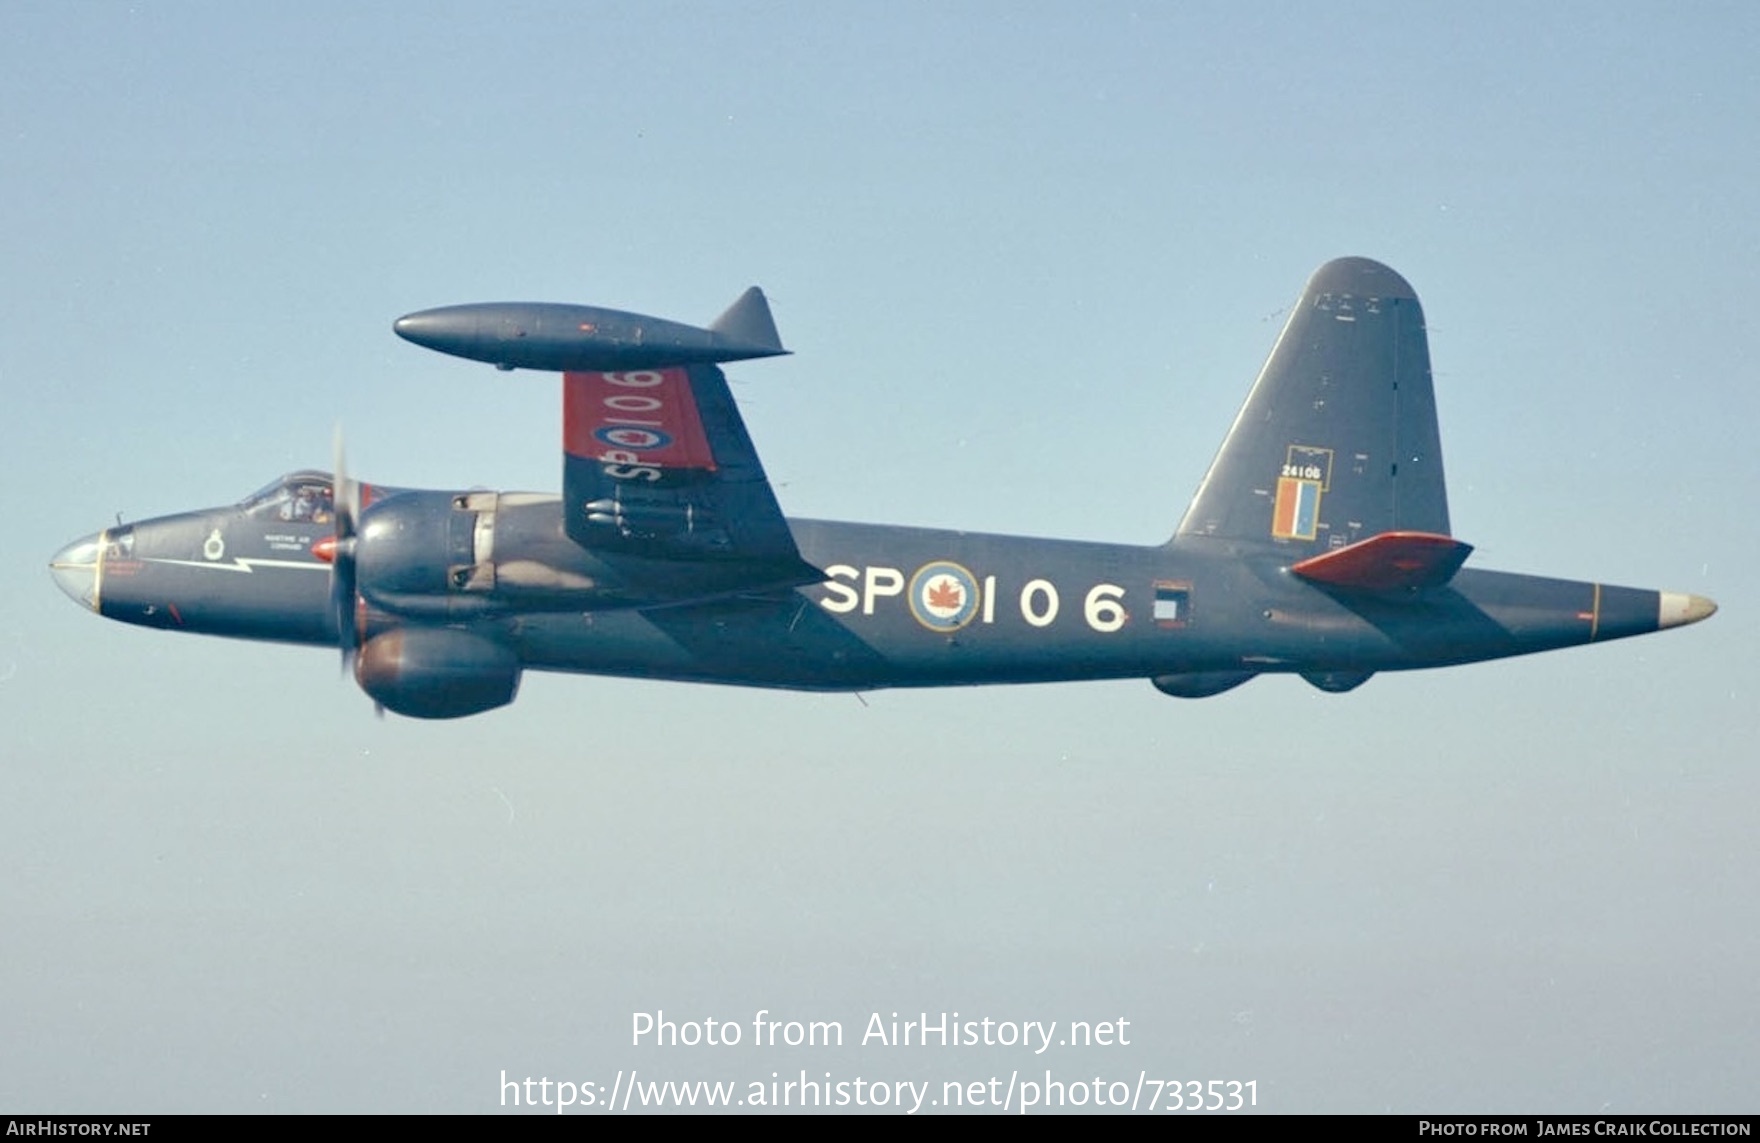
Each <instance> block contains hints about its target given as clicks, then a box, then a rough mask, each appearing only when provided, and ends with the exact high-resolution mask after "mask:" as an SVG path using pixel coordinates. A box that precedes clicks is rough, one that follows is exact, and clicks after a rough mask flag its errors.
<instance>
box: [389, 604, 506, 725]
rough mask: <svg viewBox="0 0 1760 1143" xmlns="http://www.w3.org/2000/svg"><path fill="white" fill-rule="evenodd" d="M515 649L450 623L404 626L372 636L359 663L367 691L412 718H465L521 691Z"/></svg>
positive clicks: (501, 703)
mask: <svg viewBox="0 0 1760 1143" xmlns="http://www.w3.org/2000/svg"><path fill="white" fill-rule="evenodd" d="M519 674H520V665H519V656H518V655H517V654H515V653H514V650H513V648H511V647H508V646H507V645H505V644H503V643H498V642H496V641H495V640H493V639H489V638H485V637H484V636H482V635H474V634H472V633H471V632H469V631H460V630H458V629H456V628H451V627H399V628H396V629H394V630H391V631H386V632H384V633H382V634H379V635H375V636H373V637H372V638H371V639H368V640H367V642H366V644H365V645H364V646H363V647H362V648H361V650H360V654H359V655H358V656H357V657H356V658H355V661H354V677H355V681H356V682H358V683H359V684H360V686H361V689H362V690H363V691H366V692H367V694H369V695H371V696H372V699H373V701H374V702H376V703H378V704H379V705H380V706H382V707H384V708H385V709H386V710H390V711H395V712H396V713H398V714H402V715H407V716H408V717H410V718H463V717H464V716H465V715H467V714H481V713H482V712H483V711H486V710H494V709H495V708H496V707H498V706H506V705H507V704H508V703H510V702H512V701H513V696H514V695H515V694H516V693H518V691H519Z"/></svg>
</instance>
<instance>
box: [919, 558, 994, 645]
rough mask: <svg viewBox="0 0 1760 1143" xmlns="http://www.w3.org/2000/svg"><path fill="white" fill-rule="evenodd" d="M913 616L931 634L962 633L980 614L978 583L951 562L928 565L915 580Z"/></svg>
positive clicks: (967, 572)
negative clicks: (934, 632) (961, 629)
mask: <svg viewBox="0 0 1760 1143" xmlns="http://www.w3.org/2000/svg"><path fill="white" fill-rule="evenodd" d="M905 595H906V598H907V599H909V600H910V605H911V614H912V615H913V616H915V617H916V620H917V622H918V623H921V624H922V625H923V626H924V627H927V628H928V629H929V630H931V631H958V630H959V629H960V628H961V627H964V626H965V625H966V624H968V623H970V622H971V621H972V616H974V615H976V614H978V581H977V579H975V578H974V577H973V576H972V573H971V572H969V571H967V570H966V569H965V568H962V567H960V566H959V565H958V564H956V563H952V562H950V561H948V560H936V561H935V562H934V563H928V564H924V565H923V566H922V567H920V568H918V569H917V574H916V575H914V576H912V577H911V586H910V590H909V591H908V592H906V593H905Z"/></svg>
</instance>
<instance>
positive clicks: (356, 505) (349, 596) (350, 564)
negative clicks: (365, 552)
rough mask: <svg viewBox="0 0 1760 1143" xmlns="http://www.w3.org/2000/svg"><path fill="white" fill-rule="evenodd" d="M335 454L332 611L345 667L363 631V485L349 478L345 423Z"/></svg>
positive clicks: (346, 668)
mask: <svg viewBox="0 0 1760 1143" xmlns="http://www.w3.org/2000/svg"><path fill="white" fill-rule="evenodd" d="M332 452H333V453H334V456H335V461H336V463H335V475H334V477H333V479H334V481H335V489H334V490H333V492H332V496H331V499H332V501H333V504H334V509H335V514H336V539H335V541H334V543H333V544H332V545H331V556H330V612H331V614H332V615H334V616H335V617H336V635H337V644H338V646H340V647H341V648H342V670H343V672H344V673H345V674H346V673H347V671H348V669H349V667H350V666H351V665H353V662H354V653H355V650H356V649H357V648H358V647H359V646H360V642H361V632H360V624H359V619H358V615H357V612H356V606H355V605H356V599H355V529H356V527H357V526H358V525H359V523H360V516H361V486H360V484H359V483H358V482H356V481H353V480H350V479H349V478H348V462H347V460H346V459H345V458H344V456H343V449H342V426H341V425H337V426H336V439H335V442H334V445H333V448H332Z"/></svg>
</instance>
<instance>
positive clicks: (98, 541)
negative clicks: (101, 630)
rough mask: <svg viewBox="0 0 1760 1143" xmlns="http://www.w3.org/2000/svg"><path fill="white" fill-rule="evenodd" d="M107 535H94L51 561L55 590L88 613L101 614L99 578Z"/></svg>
mask: <svg viewBox="0 0 1760 1143" xmlns="http://www.w3.org/2000/svg"><path fill="white" fill-rule="evenodd" d="M103 543H104V534H103V533H102V532H97V533H94V534H92V535H90V536H86V537H84V538H82V539H78V540H75V541H74V542H73V543H71V544H69V545H67V546H66V547H65V548H62V549H61V550H60V551H58V552H56V553H55V554H54V556H52V557H50V560H49V574H50V575H52V576H54V577H55V586H56V587H58V588H60V589H61V590H62V591H64V592H66V593H67V598H69V599H71V600H73V601H74V602H75V603H77V604H79V605H80V606H81V607H83V608H85V609H87V610H88V611H96V610H98V577H99V572H100V559H99V557H100V556H101V555H102V553H103Z"/></svg>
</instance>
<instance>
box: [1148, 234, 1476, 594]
mask: <svg viewBox="0 0 1760 1143" xmlns="http://www.w3.org/2000/svg"><path fill="white" fill-rule="evenodd" d="M1396 530H1399V531H1415V532H1429V533H1435V534H1438V535H1444V536H1446V535H1448V534H1449V531H1448V492H1447V489H1446V488H1445V487H1444V484H1443V478H1442V443H1441V439H1440V436H1439V435H1438V432H1437V428H1436V397H1435V393H1434V391H1433V390H1432V388H1431V382H1430V349H1429V345H1428V342H1427V340H1426V338H1425V335H1424V312H1423V310H1422V308H1421V307H1420V306H1419V305H1418V296H1417V294H1415V293H1413V292H1412V288H1411V286H1409V285H1407V284H1406V280H1405V279H1404V278H1402V277H1400V276H1399V275H1398V274H1396V273H1394V272H1393V271H1392V270H1390V269H1388V268H1387V267H1386V266H1383V265H1381V264H1380V263H1378V262H1371V261H1369V260H1368V259H1366V258H1340V259H1338V260H1337V261H1334V262H1328V263H1327V264H1326V265H1324V266H1322V267H1320V269H1319V270H1317V271H1315V273H1314V276H1313V277H1312V278H1310V279H1308V286H1307V289H1305V290H1304V291H1303V292H1302V298H1301V301H1300V302H1298V303H1297V304H1296V308H1295V311H1294V312H1293V313H1291V314H1290V318H1289V321H1288V322H1287V323H1286V324H1285V325H1284V327H1283V333H1282V334H1281V335H1280V336H1279V337H1278V339H1277V345H1276V346H1275V347H1274V348H1273V349H1272V351H1271V358H1270V360H1268V361H1267V362H1266V363H1265V368H1264V370H1263V371H1262V372H1260V374H1259V379H1258V381H1257V382H1255V383H1254V385H1253V390H1252V392H1251V393H1249V394H1248V395H1247V403H1246V404H1245V405H1244V406H1242V408H1241V411H1240V415H1239V416H1238V417H1236V418H1235V422H1234V427H1233V428H1232V429H1230V430H1229V433H1228V437H1227V439H1226V440H1224V441H1223V442H1222V449H1221V451H1220V452H1218V453H1217V454H1216V459H1215V460H1214V461H1212V462H1211V465H1210V471H1209V472H1208V473H1207V474H1206V475H1205V477H1204V482H1203V483H1202V484H1201V485H1199V486H1198V492H1197V495H1196V496H1194V497H1193V498H1192V503H1191V506H1190V507H1189V508H1187V509H1186V514H1185V518H1184V519H1183V520H1181V521H1180V525H1179V531H1178V532H1177V533H1176V534H1175V535H1174V539H1173V542H1174V543H1178V542H1180V541H1182V540H1185V539H1187V538H1189V537H1200V536H1210V537H1215V538H1217V539H1223V540H1229V541H1235V542H1248V543H1251V542H1260V543H1263V544H1265V545H1266V546H1268V547H1271V546H1276V547H1280V548H1285V547H1286V548H1287V549H1288V550H1289V553H1290V556H1291V558H1292V560H1299V559H1305V558H1308V557H1310V556H1314V555H1318V554H1320V553H1322V552H1326V551H1329V550H1331V549H1333V548H1339V547H1343V546H1344V545H1346V544H1351V543H1355V542H1356V541H1358V540H1362V539H1367V538H1368V537H1370V536H1374V535H1378V534H1380V533H1382V532H1390V531H1396Z"/></svg>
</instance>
